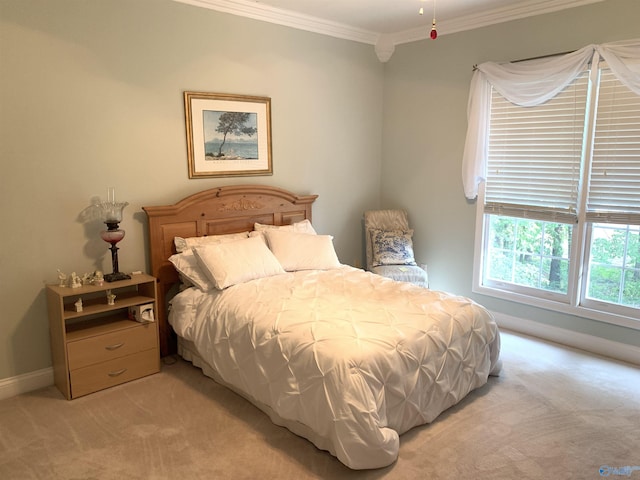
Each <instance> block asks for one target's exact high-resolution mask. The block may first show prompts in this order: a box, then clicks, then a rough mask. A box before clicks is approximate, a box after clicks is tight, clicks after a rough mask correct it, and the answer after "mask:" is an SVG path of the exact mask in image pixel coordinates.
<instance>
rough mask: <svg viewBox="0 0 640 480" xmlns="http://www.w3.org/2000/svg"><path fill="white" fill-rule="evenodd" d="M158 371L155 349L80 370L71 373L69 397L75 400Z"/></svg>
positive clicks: (158, 358)
mask: <svg viewBox="0 0 640 480" xmlns="http://www.w3.org/2000/svg"><path fill="white" fill-rule="evenodd" d="M158 371H160V355H159V352H158V349H157V348H152V349H151V350H146V351H144V352H139V353H135V354H133V355H128V356H126V357H120V358H116V359H115V360H111V361H108V362H104V363H99V364H97V365H92V366H90V367H85V368H80V369H78V370H74V371H72V372H71V396H72V397H73V398H77V397H80V396H82V395H87V394H89V393H93V392H96V391H98V390H102V389H103V388H108V387H113V386H114V385H119V384H121V383H125V382H128V381H130V380H135V379H136V378H140V377H144V376H146V375H151V374H152V373H157V372H158Z"/></svg>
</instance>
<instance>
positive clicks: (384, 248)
mask: <svg viewBox="0 0 640 480" xmlns="http://www.w3.org/2000/svg"><path fill="white" fill-rule="evenodd" d="M412 236H413V230H378V229H372V230H371V248H372V265H371V266H373V267H377V266H380V265H416V260H415V258H414V255H413V241H412V239H411V237H412Z"/></svg>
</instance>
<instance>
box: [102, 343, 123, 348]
mask: <svg viewBox="0 0 640 480" xmlns="http://www.w3.org/2000/svg"><path fill="white" fill-rule="evenodd" d="M123 345H124V342H121V343H116V344H114V345H107V346H106V347H104V348H105V349H106V350H117V349H118V348H120V347H121V346H123Z"/></svg>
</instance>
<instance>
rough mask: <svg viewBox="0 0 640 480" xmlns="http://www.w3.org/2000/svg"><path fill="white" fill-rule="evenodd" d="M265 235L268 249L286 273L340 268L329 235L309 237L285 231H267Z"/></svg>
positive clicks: (305, 234) (304, 234)
mask: <svg viewBox="0 0 640 480" xmlns="http://www.w3.org/2000/svg"><path fill="white" fill-rule="evenodd" d="M265 235H266V237H267V240H268V242H269V248H270V249H271V251H272V252H273V254H274V255H275V256H276V258H277V259H278V261H279V262H280V265H282V267H283V268H284V269H285V270H286V271H288V272H295V271H297V270H328V269H330V268H338V267H340V261H339V260H338V256H337V255H336V251H335V249H334V248H333V237H332V236H330V235H309V234H307V233H296V232H288V231H286V230H267V231H266V232H265Z"/></svg>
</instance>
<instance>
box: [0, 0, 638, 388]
mask: <svg viewBox="0 0 640 480" xmlns="http://www.w3.org/2000/svg"><path fill="white" fill-rule="evenodd" d="M637 18H640V2H638V1H637V0H608V1H607V2H605V3H603V4H595V5H592V6H587V7H580V8H576V9H572V10H569V11H565V12H558V13H556V14H551V15H546V16H542V17H537V18H532V19H527V20H521V21H517V22H511V23H507V24H502V25H496V26H492V27H487V28H483V29H479V30H475V31H470V32H462V33H458V34H452V35H442V36H441V37H440V38H438V40H437V41H435V42H433V41H424V42H416V43H413V44H407V45H401V46H398V47H397V48H396V52H395V53H394V55H393V57H392V59H391V60H390V62H389V63H387V64H381V63H379V62H378V60H377V58H376V56H375V53H374V50H373V47H372V46H369V45H361V44H358V43H354V42H349V41H343V40H337V39H333V38H329V37H324V36H321V35H317V34H312V33H306V32H301V31H297V30H294V29H290V28H286V27H279V26H276V25H270V24H266V23H262V22H257V21H253V20H249V19H244V18H239V17H235V16H231V15H227V14H221V13H217V12H213V11H209V10H205V9H201V8H197V7H193V6H189V5H184V4H179V3H175V2H172V1H170V0H108V1H86V0H55V1H51V0H0V162H1V165H2V175H1V177H0V178H1V180H0V182H1V185H0V205H2V209H1V210H0V224H1V225H2V229H3V231H2V233H3V234H2V237H0V238H1V240H0V242H1V243H0V287H1V288H0V305H2V310H1V313H0V379H2V378H7V377H12V376H15V375H19V374H23V373H28V372H32V371H35V370H38V369H41V368H46V367H48V366H50V364H51V360H50V352H49V335H48V325H47V316H46V315H47V314H46V305H45V299H44V293H43V286H44V284H45V282H52V281H55V279H56V269H58V268H60V269H61V270H63V271H66V272H70V271H72V270H75V271H77V272H86V271H91V270H94V269H96V268H102V269H104V270H108V269H109V265H110V257H109V256H108V255H107V253H108V252H107V250H106V244H104V242H102V241H101V240H99V235H98V232H99V230H100V229H101V228H102V225H101V224H100V223H99V222H95V221H94V222H88V223H83V222H82V221H81V214H82V212H83V210H84V209H85V208H86V207H87V206H88V205H89V204H90V203H91V200H92V198H93V197H96V196H104V195H105V193H106V188H107V187H108V186H114V187H115V188H116V192H117V194H118V196H119V197H120V198H121V199H123V200H124V199H126V200H128V201H129V202H130V205H129V206H128V207H127V208H126V209H125V218H124V221H123V222H122V227H123V228H124V229H125V230H126V231H127V237H126V239H125V240H124V241H123V242H122V244H121V247H122V248H121V250H120V266H121V269H122V270H137V269H141V270H145V269H147V256H146V236H145V229H146V224H145V215H144V213H143V212H142V211H141V206H143V205H158V204H165V203H173V202H175V201H177V200H179V199H180V198H183V197H184V196H186V195H189V194H191V193H194V192H196V191H199V190H202V189H205V188H209V187H214V186H218V185H226V184H237V183H266V184H269V185H274V186H281V187H284V188H288V189H291V190H293V191H295V192H299V193H316V194H319V195H320V197H319V199H318V201H317V202H316V205H315V207H314V224H315V226H316V228H317V229H318V230H320V231H322V232H325V233H331V234H332V235H334V236H335V239H336V240H335V242H336V248H337V251H338V254H339V256H340V259H341V260H342V261H343V262H345V263H350V264H353V263H355V261H356V260H360V258H361V227H360V217H361V214H362V211H363V210H365V209H368V208H376V207H378V206H380V205H384V206H389V207H392V206H400V207H404V208H407V209H408V210H409V213H410V216H411V221H412V223H413V225H414V227H415V228H416V247H417V255H418V257H419V259H420V260H422V261H427V262H428V263H429V269H430V276H431V280H432V283H433V286H434V287H436V288H441V289H447V290H450V291H453V292H456V293H461V294H471V292H470V290H471V268H472V260H473V250H472V248H473V236H474V222H475V205H474V204H473V203H468V202H467V201H466V200H465V199H464V195H463V193H462V187H461V181H460V165H461V156H462V148H463V147H462V142H463V140H464V134H465V131H466V117H465V112H466V101H467V96H468V87H469V80H470V76H471V66H472V65H473V64H474V63H479V62H482V61H486V60H507V59H517V58H522V57H529V56H534V55H540V54H544V53H552V52H558V51H564V50H570V49H575V48H579V47H581V46H584V45H586V44H588V43H600V42H605V41H613V40H617V39H626V38H632V37H637V36H638V34H639V33H640V31H638V27H637V21H636V19H637ZM184 90H201V91H209V92H228V93H239V94H249V95H261V96H269V97H271V99H272V126H273V159H274V175H273V176H270V177H244V178H239V179H201V180H189V179H188V176H187V163H186V147H185V138H184V137H185V135H184V114H183V106H182V92H183V91H184ZM383 112H384V115H383ZM383 139H384V143H383ZM478 299H479V300H480V301H482V302H483V303H485V304H487V305H488V306H489V307H491V308H493V309H495V310H496V311H502V312H505V313H507V314H509V315H514V316H520V317H523V318H528V319H531V320H536V321H546V322H550V323H554V324H556V325H558V326H561V327H564V328H569V329H574V330H576V331H585V332H587V333H591V334H594V335H599V336H602V337H604V338H609V339H613V340H618V341H621V342H626V343H632V344H635V345H639V344H640V340H639V336H638V335H637V332H629V331H626V330H624V329H618V328H611V327H608V326H606V325H604V324H598V323H596V322H589V321H585V320H582V319H575V318H571V317H567V316H561V315H551V314H549V312H545V311H541V310H537V309H532V308H523V307H518V306H516V305H514V304H510V303H508V302H498V301H495V300H492V299H490V298H486V297H482V298H478Z"/></svg>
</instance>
